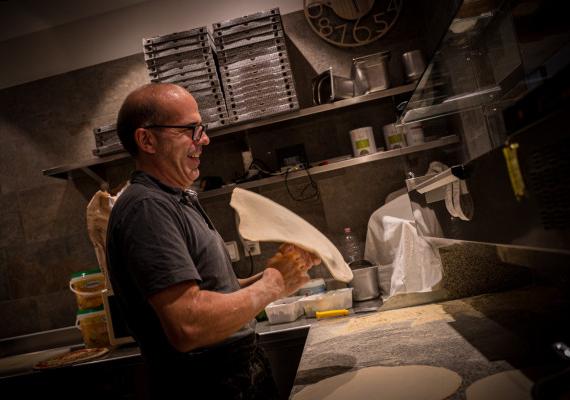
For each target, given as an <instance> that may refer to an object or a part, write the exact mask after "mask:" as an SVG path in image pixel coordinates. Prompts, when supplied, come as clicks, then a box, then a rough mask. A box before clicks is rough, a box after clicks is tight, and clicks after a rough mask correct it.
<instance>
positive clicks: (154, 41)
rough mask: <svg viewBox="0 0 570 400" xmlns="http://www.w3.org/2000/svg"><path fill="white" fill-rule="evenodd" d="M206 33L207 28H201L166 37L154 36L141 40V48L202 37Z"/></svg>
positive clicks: (174, 33)
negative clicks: (191, 37) (197, 36)
mask: <svg viewBox="0 0 570 400" xmlns="http://www.w3.org/2000/svg"><path fill="white" fill-rule="evenodd" d="M207 33H208V28H207V27H205V26H201V27H198V28H194V29H190V30H187V31H182V32H173V33H169V34H167V35H161V36H154V37H151V38H147V39H143V40H142V43H143V46H149V45H156V44H158V43H164V42H170V41H172V40H179V39H183V38H187V37H190V36H196V35H203V34H207Z"/></svg>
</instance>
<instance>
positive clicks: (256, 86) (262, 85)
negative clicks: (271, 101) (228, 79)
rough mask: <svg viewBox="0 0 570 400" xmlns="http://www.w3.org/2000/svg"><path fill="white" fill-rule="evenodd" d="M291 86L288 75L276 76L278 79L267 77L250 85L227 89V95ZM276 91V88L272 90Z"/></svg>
mask: <svg viewBox="0 0 570 400" xmlns="http://www.w3.org/2000/svg"><path fill="white" fill-rule="evenodd" d="M291 87H293V79H292V78H290V77H284V78H278V79H268V80H265V81H258V82H255V83H252V84H250V85H243V86H234V87H233V88H232V89H231V90H230V89H228V90H227V95H228V96H236V95H239V94H243V93H247V92H251V91H255V90H258V91H261V90H272V89H276V88H278V89H279V90H288V89H289V88H291ZM274 91H277V90H274Z"/></svg>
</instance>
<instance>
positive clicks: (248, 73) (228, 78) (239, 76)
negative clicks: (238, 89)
mask: <svg viewBox="0 0 570 400" xmlns="http://www.w3.org/2000/svg"><path fill="white" fill-rule="evenodd" d="M280 72H288V73H291V65H289V63H288V62H284V63H276V65H274V66H264V67H257V68H250V69H243V70H241V69H238V70H231V71H230V72H226V73H224V74H222V75H221V78H222V80H223V81H225V82H226V83H230V84H231V83H234V82H240V81H243V80H245V79H250V78H254V77H258V76H261V75H267V74H278V73H280Z"/></svg>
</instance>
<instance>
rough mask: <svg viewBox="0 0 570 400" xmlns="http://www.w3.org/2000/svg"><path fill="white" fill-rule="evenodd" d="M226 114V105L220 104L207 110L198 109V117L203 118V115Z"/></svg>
mask: <svg viewBox="0 0 570 400" xmlns="http://www.w3.org/2000/svg"><path fill="white" fill-rule="evenodd" d="M227 112H228V110H227V108H226V105H225V104H224V103H221V104H220V105H217V106H214V107H208V108H204V107H200V115H201V116H202V117H204V115H215V114H221V113H226V114H227Z"/></svg>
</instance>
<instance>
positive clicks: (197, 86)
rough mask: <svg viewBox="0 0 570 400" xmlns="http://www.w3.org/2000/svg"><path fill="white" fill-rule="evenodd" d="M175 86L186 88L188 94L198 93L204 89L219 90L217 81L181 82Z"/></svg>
mask: <svg viewBox="0 0 570 400" xmlns="http://www.w3.org/2000/svg"><path fill="white" fill-rule="evenodd" d="M177 85H180V86H182V87H184V88H186V89H187V90H188V91H189V92H190V93H193V92H199V91H201V90H204V89H220V90H221V86H220V82H218V80H215V81H214V80H211V81H206V82H197V83H195V82H191V81H190V82H187V81H182V82H177Z"/></svg>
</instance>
